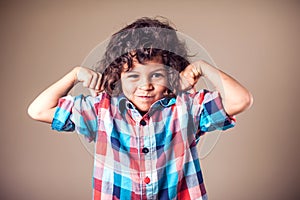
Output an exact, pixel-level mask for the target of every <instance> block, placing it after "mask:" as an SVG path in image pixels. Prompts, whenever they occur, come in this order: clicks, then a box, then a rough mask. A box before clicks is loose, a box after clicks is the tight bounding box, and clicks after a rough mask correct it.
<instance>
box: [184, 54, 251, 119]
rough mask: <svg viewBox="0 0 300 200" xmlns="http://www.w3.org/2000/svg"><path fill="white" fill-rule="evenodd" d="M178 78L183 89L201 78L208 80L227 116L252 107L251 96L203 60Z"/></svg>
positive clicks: (188, 67) (193, 64)
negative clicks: (217, 94) (219, 96)
mask: <svg viewBox="0 0 300 200" xmlns="http://www.w3.org/2000/svg"><path fill="white" fill-rule="evenodd" d="M180 76H181V80H182V81H181V82H182V85H183V86H182V88H183V89H185V88H190V87H193V86H194V85H195V84H196V83H197V81H198V80H199V78H200V77H201V76H203V77H205V78H207V79H208V80H210V81H211V82H212V84H213V85H214V86H215V88H216V90H217V91H218V92H219V93H220V95H221V98H222V103H223V106H224V109H225V111H226V112H227V114H228V115H236V114H238V113H241V112H242V111H244V110H246V109H247V108H249V107H250V106H251V105H252V102H253V98H252V95H251V93H250V92H249V91H248V90H247V89H246V88H245V87H244V86H242V85H241V84H240V83H239V82H238V81H237V80H235V79H234V78H232V77H231V76H229V75H228V74H226V73H225V72H223V71H221V70H219V69H217V68H215V67H214V66H212V65H210V64H208V63H207V62H205V61H203V60H200V61H197V62H194V63H192V64H190V65H189V66H187V67H186V68H185V70H184V71H182V72H181V73H180Z"/></svg>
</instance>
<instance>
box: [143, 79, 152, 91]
mask: <svg viewBox="0 0 300 200" xmlns="http://www.w3.org/2000/svg"><path fill="white" fill-rule="evenodd" d="M153 88H154V87H153V84H152V83H151V81H150V80H148V79H147V78H145V79H142V80H141V82H140V84H139V89H141V90H147V91H148V90H152V89H153Z"/></svg>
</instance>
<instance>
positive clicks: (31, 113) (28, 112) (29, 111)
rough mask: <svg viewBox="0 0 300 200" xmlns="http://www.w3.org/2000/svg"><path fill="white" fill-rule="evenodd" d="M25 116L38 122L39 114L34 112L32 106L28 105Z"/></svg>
mask: <svg viewBox="0 0 300 200" xmlns="http://www.w3.org/2000/svg"><path fill="white" fill-rule="evenodd" d="M27 114H28V115H29V117H31V118H32V119H34V120H39V115H40V114H39V112H38V111H36V110H35V109H34V108H33V106H32V105H29V106H28V108H27Z"/></svg>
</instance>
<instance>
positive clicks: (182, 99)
mask: <svg viewBox="0 0 300 200" xmlns="http://www.w3.org/2000/svg"><path fill="white" fill-rule="evenodd" d="M234 124H235V120H234V118H232V117H230V116H228V115H227V114H226V112H225V111H224V109H223V106H222V102H221V98H220V96H219V93H218V92H209V91H207V90H200V91H198V92H197V93H195V94H189V93H182V94H179V95H177V96H176V97H175V98H163V99H161V100H159V101H157V102H155V103H154V104H153V105H152V106H151V108H150V109H149V111H148V112H147V113H146V114H145V115H144V116H141V114H140V113H139V112H138V110H137V109H136V108H135V106H134V105H133V104H132V103H131V102H130V101H128V100H127V99H126V98H125V97H124V96H123V95H120V96H118V97H110V96H109V95H108V94H107V93H101V94H100V95H99V96H97V97H91V96H83V95H79V96H76V97H71V96H66V97H63V98H61V99H60V100H59V103H58V106H57V109H56V112H55V115H54V119H53V122H52V128H53V129H55V130H58V131H74V130H76V131H77V132H78V133H80V134H83V135H84V136H85V137H86V138H87V139H88V140H89V141H91V142H92V141H94V142H95V155H94V173H93V199H94V200H99V199H104V200H108V199H122V200H125V199H183V200H189V199H192V200H196V199H207V194H206V190H205V186H204V183H203V177H202V171H201V168H200V162H199V157H198V152H197V148H196V147H197V143H198V141H199V139H200V136H202V135H203V134H204V133H205V132H208V131H213V130H225V129H227V128H230V127H233V126H234Z"/></svg>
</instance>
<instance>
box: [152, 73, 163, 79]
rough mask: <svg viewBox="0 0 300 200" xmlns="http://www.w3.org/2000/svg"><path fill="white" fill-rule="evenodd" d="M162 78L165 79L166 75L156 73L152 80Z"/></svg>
mask: <svg viewBox="0 0 300 200" xmlns="http://www.w3.org/2000/svg"><path fill="white" fill-rule="evenodd" d="M162 77H165V75H164V74H162V73H154V74H152V78H162Z"/></svg>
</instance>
